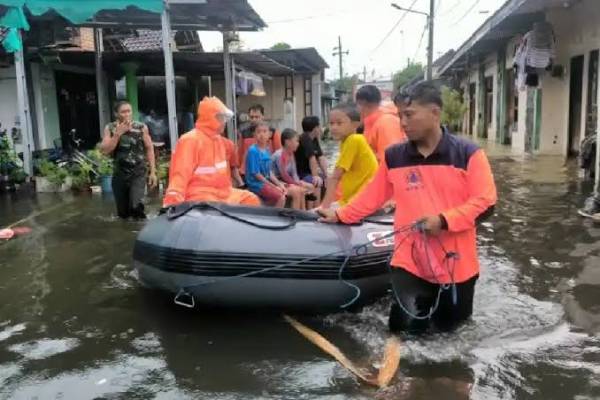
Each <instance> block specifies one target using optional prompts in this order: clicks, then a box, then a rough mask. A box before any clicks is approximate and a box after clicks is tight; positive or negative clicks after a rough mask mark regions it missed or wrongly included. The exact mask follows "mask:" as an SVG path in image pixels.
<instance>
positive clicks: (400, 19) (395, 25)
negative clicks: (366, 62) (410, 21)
mask: <svg viewBox="0 0 600 400" xmlns="http://www.w3.org/2000/svg"><path fill="white" fill-rule="evenodd" d="M417 1H418V0H413V2H412V4H411V5H410V6H409V7H408V9H409V10H412V8H413V7H414V6H415V4H417ZM409 12H410V11H405V12H404V14H402V16H401V17H400V18H399V19H398V21H396V23H395V24H394V26H392V29H390V31H389V32H388V33H387V34H386V35H385V36H384V37H383V39H381V41H380V42H379V44H378V45H377V46H376V47H375V48H374V49H373V50H371V52H370V53H369V56H372V55H373V54H374V53H375V52H376V51H377V50H379V48H380V47H381V45H383V44H384V43H385V41H386V40H387V39H388V38H389V37H390V35H391V34H392V33H393V32H394V31H395V30H396V28H397V27H398V25H400V22H402V21H403V20H404V18H406V16H407V15H408V13H409Z"/></svg>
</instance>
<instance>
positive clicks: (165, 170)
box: [156, 159, 171, 190]
mask: <svg viewBox="0 0 600 400" xmlns="http://www.w3.org/2000/svg"><path fill="white" fill-rule="evenodd" d="M170 164H171V161H170V160H169V159H163V160H159V161H158V166H157V167H156V176H157V178H158V186H159V190H161V189H164V188H166V187H167V186H168V184H169V166H170Z"/></svg>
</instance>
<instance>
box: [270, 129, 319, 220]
mask: <svg viewBox="0 0 600 400" xmlns="http://www.w3.org/2000/svg"><path fill="white" fill-rule="evenodd" d="M281 144H282V146H283V147H282V148H281V149H279V150H277V151H276V152H275V154H273V172H274V173H275V176H276V177H277V179H279V180H280V181H282V182H283V183H284V185H286V188H287V192H288V194H289V195H290V197H291V198H292V208H295V209H297V210H305V209H306V200H311V201H315V200H318V197H317V196H316V195H315V192H319V191H320V188H317V187H315V186H314V185H312V184H310V183H308V182H304V181H302V180H301V179H300V177H299V176H298V170H297V168H296V159H295V156H294V154H295V152H296V150H297V149H298V146H299V145H300V142H299V136H298V132H296V131H295V130H293V129H289V128H288V129H284V130H283V132H282V133H281Z"/></svg>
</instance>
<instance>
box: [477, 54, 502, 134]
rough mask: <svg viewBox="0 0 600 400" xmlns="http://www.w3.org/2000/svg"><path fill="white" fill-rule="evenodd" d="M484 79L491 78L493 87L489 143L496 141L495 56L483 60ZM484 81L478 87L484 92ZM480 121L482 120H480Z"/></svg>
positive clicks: (496, 88) (496, 80)
mask: <svg viewBox="0 0 600 400" xmlns="http://www.w3.org/2000/svg"><path fill="white" fill-rule="evenodd" d="M484 71H485V72H484V77H485V78H486V79H487V78H490V77H491V78H492V81H493V82H494V86H493V95H492V104H491V107H492V119H491V122H490V124H489V125H488V126H487V137H488V140H489V141H496V129H497V126H496V125H497V124H496V116H497V111H498V110H497V108H498V107H497V97H498V96H497V94H498V64H497V56H496V55H495V54H492V55H490V56H488V57H487V58H486V59H485V70H484ZM484 85H485V81H484V82H482V83H481V85H480V87H481V90H484V91H485V90H486V88H485V86H484ZM481 112H482V113H483V112H484V110H481ZM482 120H484V119H483V118H482Z"/></svg>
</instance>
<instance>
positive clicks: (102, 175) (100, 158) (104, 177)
mask: <svg viewBox="0 0 600 400" xmlns="http://www.w3.org/2000/svg"><path fill="white" fill-rule="evenodd" d="M87 156H88V158H89V159H90V160H91V161H92V162H93V164H94V167H95V170H96V172H97V173H98V178H99V182H98V183H99V184H100V186H101V187H102V191H103V192H105V193H112V176H113V170H114V168H113V160H112V158H110V157H107V156H105V155H104V154H102V152H101V151H100V150H98V149H94V150H90V151H88V153H87Z"/></svg>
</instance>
